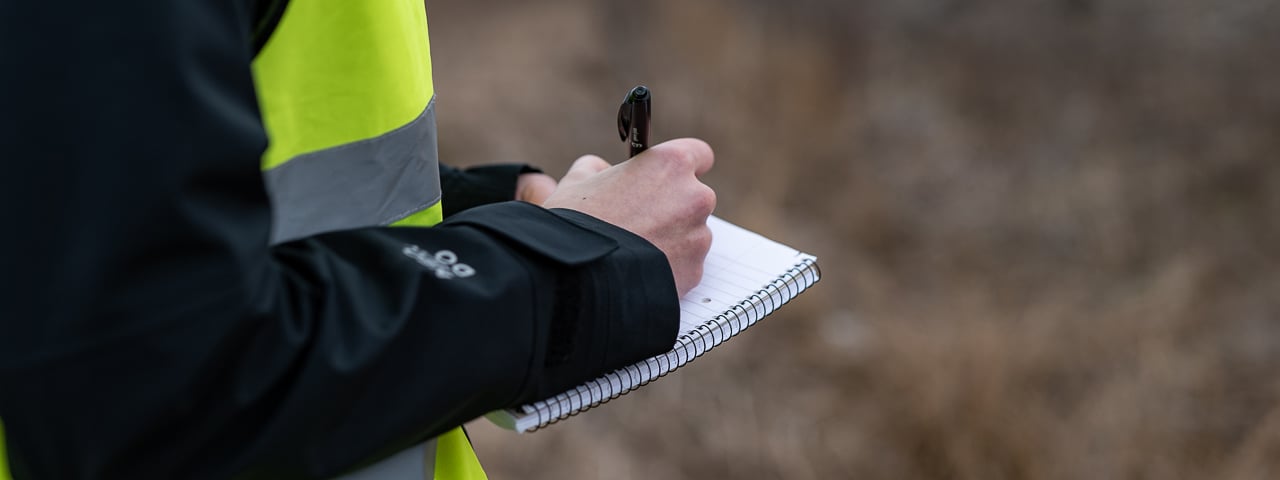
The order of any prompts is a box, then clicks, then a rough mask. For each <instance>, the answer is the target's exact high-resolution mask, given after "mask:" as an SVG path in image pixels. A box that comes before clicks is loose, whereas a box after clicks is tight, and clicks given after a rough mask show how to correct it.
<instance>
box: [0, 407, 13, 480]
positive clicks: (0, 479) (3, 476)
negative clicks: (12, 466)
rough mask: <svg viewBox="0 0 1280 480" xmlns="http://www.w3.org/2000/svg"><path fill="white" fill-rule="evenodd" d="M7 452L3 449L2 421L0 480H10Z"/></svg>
mask: <svg viewBox="0 0 1280 480" xmlns="http://www.w3.org/2000/svg"><path fill="white" fill-rule="evenodd" d="M12 478H13V476H11V475H10V474H9V451H8V450H6V449H5V448H4V421H3V420H0V480H10V479H12Z"/></svg>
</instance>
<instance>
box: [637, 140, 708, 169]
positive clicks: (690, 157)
mask: <svg viewBox="0 0 1280 480" xmlns="http://www.w3.org/2000/svg"><path fill="white" fill-rule="evenodd" d="M650 150H654V152H653V154H650V155H649V157H650V158H653V157H664V156H665V157H668V158H670V159H672V160H675V161H678V162H681V163H682V164H684V166H685V168H692V169H693V174H694V175H695V176H698V177H701V176H702V175H703V174H704V173H707V171H708V170H711V166H712V165H714V164H715V163H716V156H715V152H713V151H711V146H710V145H707V142H704V141H702V140H699V139H696V138H679V139H676V140H670V141H666V142H662V143H660V144H658V145H655V146H654V147H653V148H651V149H650ZM646 153H647V152H646ZM641 155H644V154H643V153H642V154H641Z"/></svg>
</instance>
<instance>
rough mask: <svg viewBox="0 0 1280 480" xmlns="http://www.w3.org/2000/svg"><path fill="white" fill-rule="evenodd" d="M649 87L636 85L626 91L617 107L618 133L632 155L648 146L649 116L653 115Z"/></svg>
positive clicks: (637, 153)
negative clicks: (625, 95)
mask: <svg viewBox="0 0 1280 480" xmlns="http://www.w3.org/2000/svg"><path fill="white" fill-rule="evenodd" d="M652 98H653V96H652V95H651V94H650V93H649V88H648V87H645V86H644V85H638V86H636V87H635V88H633V89H631V91H630V92H627V97H626V98H624V99H622V106H621V107H618V135H619V136H621V137H622V141H624V142H627V144H628V145H630V146H631V156H632V157H634V156H636V155H639V154H640V152H643V151H644V150H645V149H646V148H649V118H650V117H651V116H652V115H653V105H652V101H651V100H652Z"/></svg>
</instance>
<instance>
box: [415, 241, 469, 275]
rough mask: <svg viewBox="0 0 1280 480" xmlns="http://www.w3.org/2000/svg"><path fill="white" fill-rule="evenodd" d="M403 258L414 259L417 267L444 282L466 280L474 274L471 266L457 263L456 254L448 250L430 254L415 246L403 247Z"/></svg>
mask: <svg viewBox="0 0 1280 480" xmlns="http://www.w3.org/2000/svg"><path fill="white" fill-rule="evenodd" d="M401 252H404V256H406V257H409V258H412V259H414V261H416V262H418V264H419V265H422V266H423V267H426V268H427V270H431V271H432V272H435V274H436V277H438V278H443V279H445V280H452V279H455V278H467V277H470V276H472V275H475V274H476V269H474V268H471V265H467V264H465V263H459V262H458V254H456V253H453V252H451V251H449V250H440V251H438V252H436V253H431V252H428V251H426V250H423V249H422V248H420V247H418V246H417V245H405V247H404V249H403V250H401Z"/></svg>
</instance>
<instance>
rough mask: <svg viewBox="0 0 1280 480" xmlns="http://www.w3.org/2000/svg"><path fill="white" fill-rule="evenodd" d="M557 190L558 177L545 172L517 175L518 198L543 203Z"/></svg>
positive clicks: (538, 203) (535, 203)
mask: <svg viewBox="0 0 1280 480" xmlns="http://www.w3.org/2000/svg"><path fill="white" fill-rule="evenodd" d="M554 191H556V179H555V178H552V177H551V175H547V174H545V173H522V174H520V176H518V177H516V200H519V201H522V202H529V203H532V204H534V205H542V202H544V201H546V200H547V197H548V196H550V195H551V192H554Z"/></svg>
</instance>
